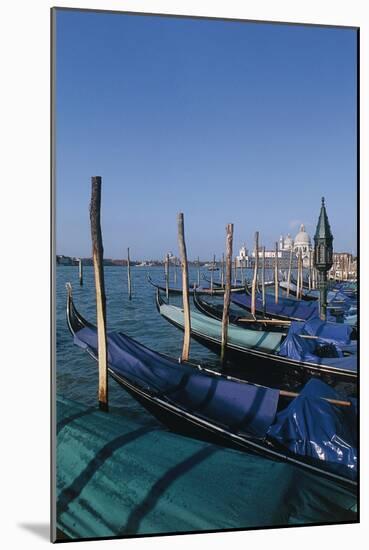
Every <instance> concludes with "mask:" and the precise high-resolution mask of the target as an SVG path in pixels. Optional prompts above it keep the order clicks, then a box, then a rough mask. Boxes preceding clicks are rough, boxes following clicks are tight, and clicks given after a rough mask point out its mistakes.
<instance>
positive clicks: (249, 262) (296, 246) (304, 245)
mask: <svg viewBox="0 0 369 550" xmlns="http://www.w3.org/2000/svg"><path fill="white" fill-rule="evenodd" d="M262 250H263V246H262V245H261V244H259V258H262V255H263V253H262ZM291 250H293V252H294V258H293V260H292V266H293V267H296V266H297V257H298V255H299V251H300V250H301V254H302V262H303V265H304V267H309V263H310V257H312V252H313V249H312V245H311V238H310V235H309V234H308V233H307V232H306V230H305V226H304V224H301V226H300V231H299V232H298V233H297V235H296V237H295V239H292V237H291V235H290V234H289V233H288V234H287V236H286V237H284V236H283V235H281V236H280V237H279V245H278V251H277V255H278V264H279V267H280V268H288V266H289V262H290V254H291ZM275 255H276V252H275V250H265V266H266V267H267V268H271V267H273V265H274V258H275ZM236 259H237V265H238V266H239V267H240V266H242V267H253V266H254V263H255V251H253V252H252V253H251V254H249V253H248V250H247V248H246V245H245V244H244V245H243V246H242V247H241V248H240V251H239V254H238V256H237V257H236Z"/></svg>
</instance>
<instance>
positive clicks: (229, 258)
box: [220, 223, 233, 366]
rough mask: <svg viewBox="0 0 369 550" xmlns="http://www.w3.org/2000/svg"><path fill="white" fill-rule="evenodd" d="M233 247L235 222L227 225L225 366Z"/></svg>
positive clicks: (223, 358) (222, 349) (222, 356)
mask: <svg viewBox="0 0 369 550" xmlns="http://www.w3.org/2000/svg"><path fill="white" fill-rule="evenodd" d="M232 247H233V223H229V224H228V225H227V227H226V280H225V291H224V303H223V316H222V346H221V352H220V362H221V364H222V366H224V363H225V358H226V350H227V336H228V322H229V302H230V298H231V284H232Z"/></svg>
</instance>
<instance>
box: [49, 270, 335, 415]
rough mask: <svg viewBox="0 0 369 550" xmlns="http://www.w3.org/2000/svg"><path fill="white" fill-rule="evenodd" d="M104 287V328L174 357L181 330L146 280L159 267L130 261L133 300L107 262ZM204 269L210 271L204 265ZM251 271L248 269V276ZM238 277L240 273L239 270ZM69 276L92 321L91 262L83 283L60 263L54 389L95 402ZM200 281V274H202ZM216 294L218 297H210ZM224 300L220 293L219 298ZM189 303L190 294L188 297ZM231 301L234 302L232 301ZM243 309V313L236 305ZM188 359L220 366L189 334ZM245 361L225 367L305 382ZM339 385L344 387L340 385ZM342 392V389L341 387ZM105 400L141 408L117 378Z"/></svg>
mask: <svg viewBox="0 0 369 550" xmlns="http://www.w3.org/2000/svg"><path fill="white" fill-rule="evenodd" d="M104 273H105V287H106V297H107V325H108V330H110V331H111V330H116V331H123V332H125V333H126V334H128V335H129V336H131V337H132V338H135V339H136V340H138V341H139V342H141V343H143V344H145V345H146V346H148V347H149V348H151V349H153V350H156V351H159V352H161V353H165V354H168V355H169V356H171V357H173V358H178V357H180V355H181V351H182V342H183V334H182V332H181V331H179V330H178V329H177V328H175V327H173V326H172V325H171V324H169V323H168V322H167V321H166V320H165V319H163V318H162V317H161V315H160V314H159V313H158V311H157V309H156V305H155V289H154V287H153V286H152V285H150V284H149V283H148V281H147V275H148V274H150V276H151V278H152V279H153V280H154V281H163V280H164V270H163V267H150V268H146V267H140V268H139V267H133V268H132V300H129V299H128V295H127V270H126V268H125V267H121V266H114V267H105V270H104ZM203 273H204V274H205V275H206V277H208V278H209V277H210V273H209V272H207V270H206V269H205V270H204V271H203ZM213 275H214V281H218V280H219V278H220V272H219V271H217V272H214V274H213ZM251 276H252V271H251V270H247V278H248V279H250V278H251ZM238 277H239V278H240V273H239V274H238ZM170 278H171V283H170V284H171V286H174V284H175V283H174V274H173V269H172V272H171V275H170ZM270 279H272V271H271V270H266V280H270ZM190 281H197V268H195V267H192V268H191V267H190ZM67 282H71V283H72V286H73V296H74V301H75V304H76V307H77V309H78V310H79V311H80V312H81V314H82V315H83V316H84V317H85V318H86V319H88V320H89V321H91V322H92V323H95V322H96V305H95V303H96V302H95V286H94V274H93V268H92V266H84V284H83V286H82V287H81V286H80V285H79V280H78V267H76V266H58V267H57V269H56V287H57V288H56V309H57V317H56V320H57V346H56V347H57V349H56V359H57V393H58V394H61V395H62V396H64V397H66V398H68V399H72V400H75V401H78V402H80V403H84V404H86V405H94V404H96V402H97V383H98V380H97V368H96V363H95V361H94V360H93V359H92V358H91V357H90V356H89V355H88V354H87V353H86V352H84V351H83V350H81V349H80V348H78V347H77V346H75V345H74V344H73V338H72V336H71V334H70V332H69V330H68V326H67V323H66V289H65V284H66V283H67ZM201 282H202V283H203V282H204V281H203V279H202V278H201ZM179 284H180V273H179V270H178V273H177V285H179ZM205 284H206V283H205ZM273 291H274V287H269V288H268V287H267V292H273ZM214 299H216V298H214ZM218 300H222V298H218ZM181 302H182V299H181V296H170V303H172V304H175V305H180V304H181ZM191 307H192V308H193V307H194V306H193V305H192V300H191ZM232 307H234V306H232ZM240 313H241V314H242V315H244V316H245V315H247V314H246V312H245V311H244V310H240ZM190 359H191V361H192V362H195V363H201V364H204V365H205V364H206V366H208V367H209V368H211V369H214V370H218V371H219V370H220V364H219V357H218V355H216V354H214V353H213V352H211V351H209V350H208V349H207V348H205V347H204V346H202V345H200V344H198V343H196V342H195V341H194V340H191V351H190ZM259 367H260V366H259V365H258V367H257V368H256V369H255V368H252V367H250V366H249V364H248V361H247V359H245V360H244V362H243V363H242V364H241V365H240V364H238V365H235V364H232V363H229V364H228V366H227V373H228V374H232V375H235V376H239V377H241V378H244V379H246V380H248V381H250V382H256V383H259V384H264V385H266V386H271V387H276V388H281V389H290V390H296V391H299V389H301V386H302V385H303V384H304V383H305V382H306V379H305V378H304V376H301V373H300V374H299V373H297V372H296V373H293V374H292V376H291V375H288V374H287V373H284V372H281V371H280V370H279V369H273V368H272V366H271V365H270V364H269V365H268V368H267V369H265V370H264V369H261V368H259ZM339 389H341V390H342V388H339ZM344 393H346V391H345V392H344ZM109 402H110V404H111V406H115V407H123V408H124V409H126V408H127V407H128V408H129V409H130V410H134V411H137V412H138V411H140V412H141V413H142V414H146V413H144V410H143V409H142V407H141V406H140V405H138V404H137V403H136V402H135V401H134V400H133V399H132V398H131V397H129V396H128V394H126V393H125V392H124V391H123V390H122V389H121V387H120V386H118V384H117V383H116V382H115V381H114V380H112V379H109Z"/></svg>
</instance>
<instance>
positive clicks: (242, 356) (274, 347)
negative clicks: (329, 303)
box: [156, 291, 357, 383]
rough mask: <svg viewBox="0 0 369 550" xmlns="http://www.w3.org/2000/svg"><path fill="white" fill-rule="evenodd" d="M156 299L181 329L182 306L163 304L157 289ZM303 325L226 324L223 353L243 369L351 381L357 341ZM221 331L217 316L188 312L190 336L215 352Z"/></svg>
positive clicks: (352, 379) (354, 370)
mask: <svg viewBox="0 0 369 550" xmlns="http://www.w3.org/2000/svg"><path fill="white" fill-rule="evenodd" d="M156 303H157V308H158V311H159V313H160V314H161V315H162V316H163V317H164V318H165V319H166V320H167V321H168V322H169V323H171V324H172V325H174V326H176V327H177V328H179V329H180V330H184V315H183V310H182V308H180V307H178V306H174V305H170V304H167V303H166V302H165V301H164V299H163V297H162V296H161V294H160V292H159V291H158V292H157V296H156ZM311 321H312V319H311ZM304 325H305V323H291V326H290V327H289V329H288V331H287V332H279V331H276V332H274V331H269V330H251V329H248V328H242V327H240V326H234V325H229V327H228V340H227V357H229V358H230V359H231V360H234V361H235V362H236V363H237V364H238V365H240V366H243V367H244V368H245V369H246V368H247V367H248V366H251V365H255V364H256V365H257V366H258V368H259V369H262V370H263V371H266V372H268V371H272V372H273V371H274V372H275V371H276V369H278V368H279V369H284V371H286V370H287V371H289V372H290V373H291V375H296V376H297V377H298V376H301V375H302V374H304V376H306V375H308V376H311V375H318V376H327V377H328V378H329V377H334V379H337V378H338V379H342V380H345V381H347V382H354V383H355V382H356V380H357V355H356V353H357V344H356V343H352V342H351V341H350V338H348V337H347V338H346V339H345V340H344V341H343V342H341V343H338V342H337V343H333V342H327V341H326V340H324V339H321V338H318V337H316V336H315V335H313V334H304V331H305V328H304ZM343 328H345V327H343ZM346 328H349V327H346ZM221 334H222V325H221V322H220V321H219V320H217V319H213V318H210V317H207V316H206V315H203V314H201V313H198V312H195V311H192V312H191V336H192V337H193V338H194V339H195V340H196V341H198V342H199V343H200V344H203V345H204V346H205V347H207V348H209V349H211V350H212V351H214V352H215V353H218V354H219V353H220V350H221V342H222V337H221Z"/></svg>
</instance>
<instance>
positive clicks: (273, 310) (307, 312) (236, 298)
mask: <svg viewBox="0 0 369 550" xmlns="http://www.w3.org/2000/svg"><path fill="white" fill-rule="evenodd" d="M231 300H232V302H233V303H234V304H236V305H238V306H240V307H243V308H246V309H248V310H250V309H251V296H250V295H248V294H237V295H236V294H232V295H231ZM265 300H266V302H265V303H266V312H267V314H268V315H273V316H278V317H283V318H286V319H296V320H301V321H307V320H309V319H313V318H314V317H318V316H319V308H318V304H317V302H315V301H311V302H307V301H306V300H292V299H290V298H283V297H279V301H278V304H276V303H275V301H274V297H273V296H271V295H268V294H266V295H265ZM255 304H256V310H257V311H262V309H263V303H262V299H261V297H260V296H259V295H257V296H256V302H255ZM336 313H337V314H339V313H341V314H342V316H343V313H344V311H343V309H342V308H341V306H340V307H338V308H337V310H336ZM327 318H328V320H329V321H332V322H336V320H337V317H336V315H332V310H330V309H328V313H327Z"/></svg>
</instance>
